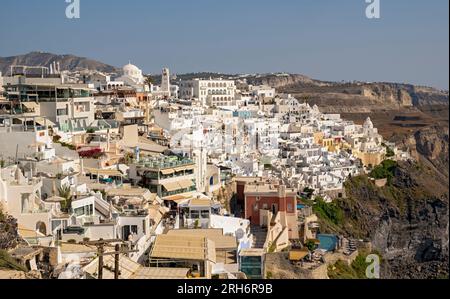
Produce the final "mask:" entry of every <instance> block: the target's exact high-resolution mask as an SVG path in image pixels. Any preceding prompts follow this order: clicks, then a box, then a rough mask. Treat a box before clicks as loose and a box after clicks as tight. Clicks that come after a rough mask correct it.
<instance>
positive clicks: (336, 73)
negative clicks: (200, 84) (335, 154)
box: [0, 0, 449, 89]
mask: <svg viewBox="0 0 450 299" xmlns="http://www.w3.org/2000/svg"><path fill="white" fill-rule="evenodd" d="M80 1H81V18H80V19H78V20H69V19H67V18H66V17H65V8H66V5H67V4H66V3H65V0H40V1H36V0H2V1H1V2H2V3H1V10H0V56H11V55H17V54H24V53H27V52H30V51H34V50H38V51H48V52H53V53H57V54H74V55H79V56H86V57H90V58H93V59H98V60H100V61H102V62H105V63H109V64H112V65H116V66H122V65H124V64H126V63H128V60H131V61H132V63H134V64H136V65H138V66H139V67H141V68H142V69H143V70H144V71H145V72H151V73H156V72H159V71H160V69H161V68H162V67H165V66H168V67H170V68H171V69H172V71H173V72H176V73H185V72H197V71H215V72H223V73H255V72H260V73H265V72H278V71H280V72H281V71H282V72H292V73H302V74H305V75H308V76H311V77H313V78H317V79H323V80H334V81H340V80H366V81H393V82H405V83H413V84H422V85H429V86H434V87H438V88H445V89H448V84H449V83H448V81H449V77H448V76H449V75H448V73H449V16H448V10H449V7H448V6H449V1H448V0H381V19H380V20H369V19H367V18H366V17H365V8H366V3H365V1H364V0H277V1H273V0H271V1H269V0H126V1H125V0H121V1H118V0H109V1H108V0H80Z"/></svg>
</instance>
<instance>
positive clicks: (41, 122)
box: [34, 117, 56, 127]
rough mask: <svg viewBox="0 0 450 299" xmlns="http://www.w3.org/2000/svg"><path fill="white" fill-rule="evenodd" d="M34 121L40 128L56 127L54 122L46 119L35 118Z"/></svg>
mask: <svg viewBox="0 0 450 299" xmlns="http://www.w3.org/2000/svg"><path fill="white" fill-rule="evenodd" d="M34 121H35V122H36V123H37V124H39V125H41V126H47V127H48V126H50V127H56V124H55V123H54V122H52V121H50V120H49V119H47V118H43V117H36V118H35V119H34Z"/></svg>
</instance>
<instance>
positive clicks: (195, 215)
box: [191, 210, 200, 219]
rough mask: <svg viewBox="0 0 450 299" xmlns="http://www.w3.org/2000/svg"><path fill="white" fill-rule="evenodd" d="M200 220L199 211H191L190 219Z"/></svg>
mask: <svg viewBox="0 0 450 299" xmlns="http://www.w3.org/2000/svg"><path fill="white" fill-rule="evenodd" d="M198 218H200V212H199V211H195V210H194V211H191V219H198Z"/></svg>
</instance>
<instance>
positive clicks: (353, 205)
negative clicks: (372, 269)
mask: <svg viewBox="0 0 450 299" xmlns="http://www.w3.org/2000/svg"><path fill="white" fill-rule="evenodd" d="M347 195H348V198H347V199H345V200H340V201H339V202H338V204H339V206H340V207H341V208H342V209H343V211H344V213H345V215H346V221H345V223H344V224H343V225H342V226H341V227H340V229H341V233H344V234H346V235H348V236H354V237H358V238H365V239H368V240H370V241H372V244H373V247H374V248H375V249H377V250H378V251H379V252H380V253H381V254H382V256H383V260H384V263H383V266H382V272H383V277H384V278H438V277H448V272H449V269H448V261H449V259H448V256H449V248H448V245H449V195H448V178H447V179H443V178H442V177H441V175H436V170H435V169H434V168H433V167H428V166H426V165H424V164H416V163H413V162H407V163H401V164H400V165H399V167H398V168H397V169H396V171H395V177H394V179H393V181H392V183H391V184H390V185H389V186H387V187H384V188H378V187H376V186H375V185H374V184H373V183H372V182H370V181H369V180H368V179H367V178H361V177H359V178H354V179H352V180H351V181H350V182H348V183H347Z"/></svg>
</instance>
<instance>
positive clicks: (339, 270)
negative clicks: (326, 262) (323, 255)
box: [328, 252, 382, 279]
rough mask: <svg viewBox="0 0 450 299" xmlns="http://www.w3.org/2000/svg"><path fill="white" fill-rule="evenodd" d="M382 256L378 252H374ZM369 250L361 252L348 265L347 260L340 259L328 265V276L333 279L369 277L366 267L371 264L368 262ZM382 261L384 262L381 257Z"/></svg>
mask: <svg viewBox="0 0 450 299" xmlns="http://www.w3.org/2000/svg"><path fill="white" fill-rule="evenodd" d="M372 253H373V254H377V255H378V256H380V257H381V255H380V254H379V253H377V252H372ZM368 255H369V253H368V252H361V253H360V254H359V255H358V256H357V257H356V259H355V260H354V261H353V262H352V263H351V264H350V265H348V264H347V263H346V262H344V261H342V260H339V261H337V262H336V263H335V264H334V265H330V266H328V276H329V277H330V278H331V279H367V277H366V269H367V266H368V265H369V264H368V263H366V258H367V256H368ZM380 262H382V260H381V258H380Z"/></svg>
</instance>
